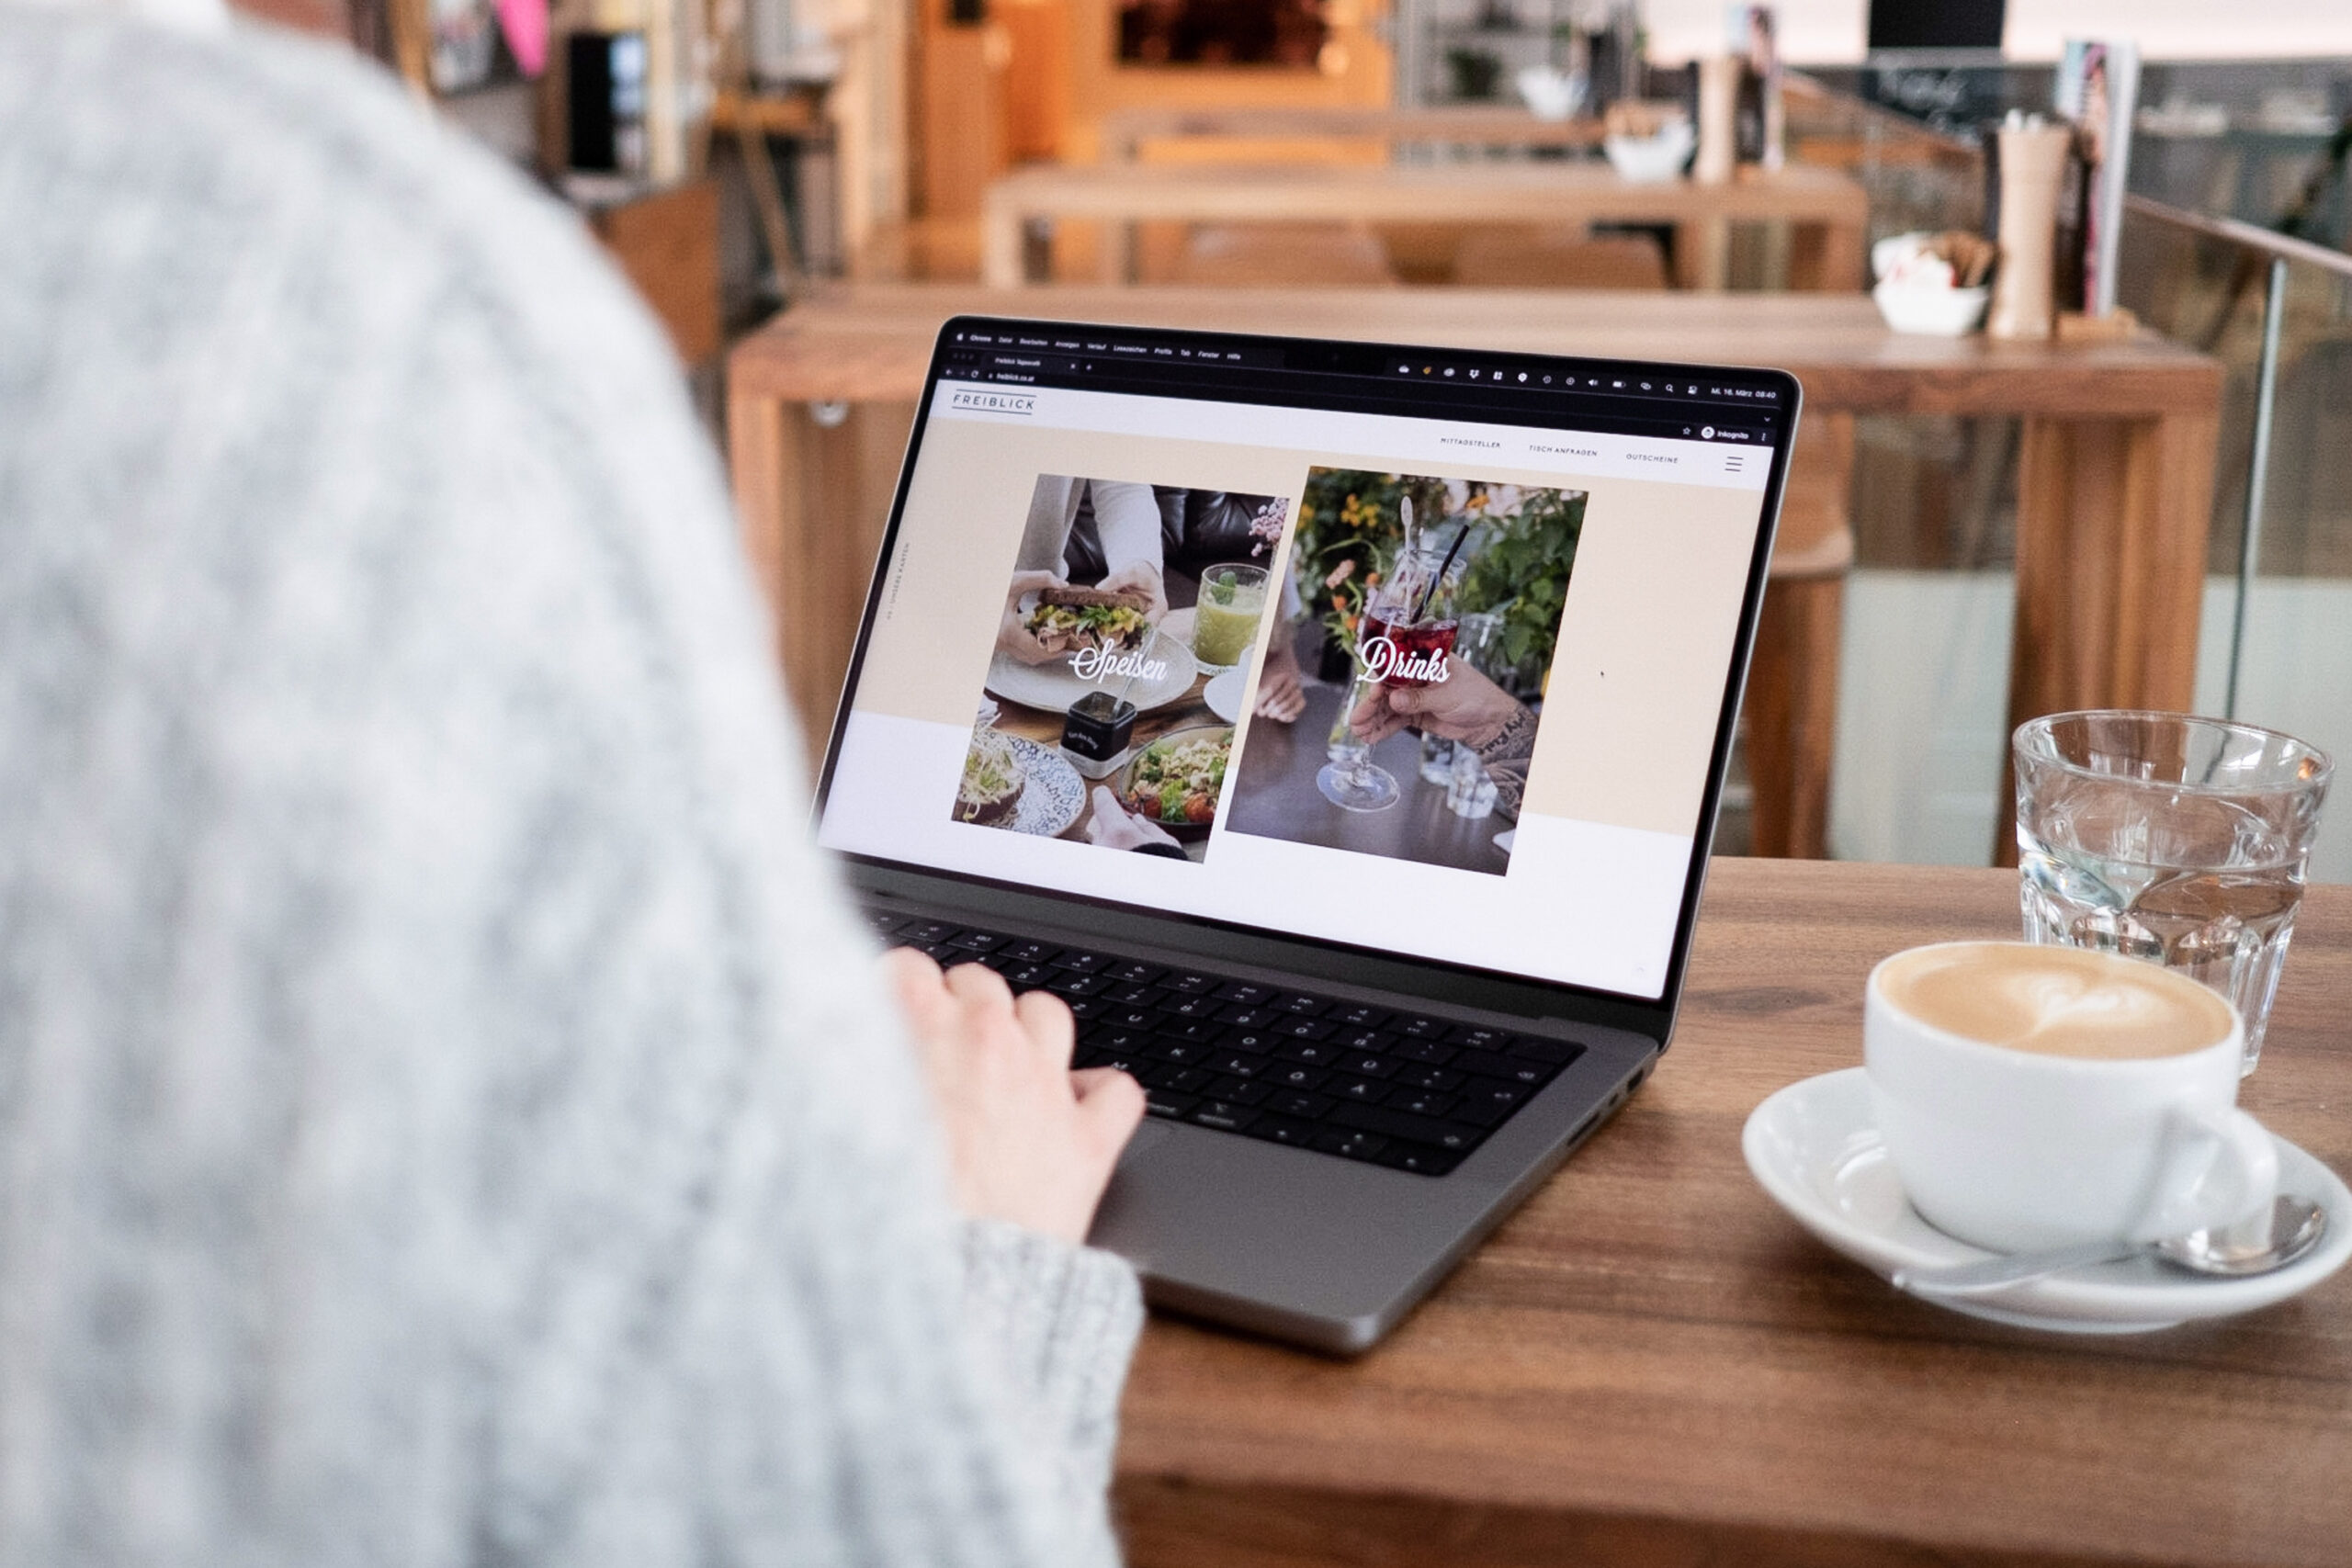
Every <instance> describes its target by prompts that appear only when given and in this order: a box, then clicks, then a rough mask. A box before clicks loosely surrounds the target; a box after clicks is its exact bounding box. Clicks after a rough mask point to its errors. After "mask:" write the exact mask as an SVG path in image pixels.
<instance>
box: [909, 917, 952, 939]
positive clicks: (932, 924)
mask: <svg viewBox="0 0 2352 1568" xmlns="http://www.w3.org/2000/svg"><path fill="white" fill-rule="evenodd" d="M906 934H907V938H908V940H909V941H910V942H945V941H946V940H947V939H948V938H949V937H951V936H954V935H955V934H956V928H955V926H954V925H952V924H950V923H949V922H948V921H946V920H920V921H917V922H916V923H915V924H913V925H911V926H909V927H908V928H907V931H906Z"/></svg>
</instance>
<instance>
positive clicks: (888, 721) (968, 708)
mask: <svg viewBox="0 0 2352 1568" xmlns="http://www.w3.org/2000/svg"><path fill="white" fill-rule="evenodd" d="M1375 352H1376V351H1374V350H1369V349H1367V350H1362V351H1352V350H1348V349H1345V348H1342V347H1339V346H1337V345H1330V344H1282V343H1279V342H1274V343H1270V342H1269V341H1268V340H1262V339H1234V340H1225V339H1218V338H1214V337H1204V336H1200V335H1194V334H1177V333H1120V334H1111V333H1099V332H1093V331H1091V330H1078V331H1072V330H1069V329H1057V328H1053V327H1050V326H1037V327H1024V326H1022V325H1019V324H1009V323H1000V322H979V321H966V322H958V323H954V324H952V325H951V328H950V332H949V334H948V336H947V338H946V340H944V343H943V347H942V361H941V375H940V378H938V380H937V381H936V382H935V384H934V385H933V389H932V392H931V395H930V396H931V400H930V406H929V407H928V408H927V409H926V410H925V411H924V412H925V415H926V417H925V418H924V419H923V420H922V422H921V423H920V424H919V427H918V435H917V446H916V448H915V452H914V457H913V460H912V468H911V472H910V476H909V479H908V482H907V489H906V493H905V500H904V504H903V507H902V510H901V513H900V516H899V521H898V524H897V525H896V527H895V528H894V530H893V532H892V534H891V536H890V537H889V539H888V542H887V545H886V553H885V558H884V561H883V563H882V570H881V571H880V574H879V578H878V581H877V584H876V590H875V592H876V599H875V604H874V605H873V609H872V613H871V615H870V618H869V625H868V628H867V632H866V636H865V642H864V644H863V646H862V648H861V650H860V655H859V658H858V661H857V663H856V666H855V668H854V671H853V673H852V677H851V682H850V688H849V691H848V693H847V695H846V706H845V712H844V715H843V717H842V724H841V728H840V729H839V732H838V736H837V739H836V745H835V750H834V756H833V759H832V765H831V770H830V773H829V774H828V778H827V782H826V788H825V792H824V795H823V799H822V802H821V807H820V825H819V836H820V840H821V841H822V842H823V843H824V844H825V845H827V846H828V847H829V848H831V849H834V850H838V851H841V852H847V853H851V854H856V855H864V856H869V857H873V858H875V859H877V860H882V861H886V862H891V863H901V864H910V865H916V866H921V867H925V868H929V869H933V870H939V871H944V872H949V873H953V874H958V875H962V876H967V877H975V878H980V879H984V880H987V881H991V882H996V883H1001V884H1005V885H1008V886H1016V887H1020V888H1023V889H1026V890H1030V891H1036V892H1044V893H1047V894H1058V895H1066V896H1070V897H1080V898H1085V899H1090V900H1108V901H1112V902H1116V903H1122V904H1127V905H1132V906H1136V907H1139V908H1148V909H1153V910H1159V911H1164V912H1168V913H1171V914H1180V915H1185V916H1190V917H1193V918H1198V919H1210V920H1215V921H1218V922H1222V923H1225V924H1227V925H1231V926H1237V927H1243V928H1250V929H1254V930H1260V931H1277V932H1281V933H1284V934H1286V935H1291V936H1297V937H1305V938H1309V939H1314V940H1317V941H1322V942H1336V943H1343V944H1348V945H1351V946H1356V947H1362V948H1367V949H1372V950H1375V951H1379V952H1383V953H1402V954H1407V955H1411V956H1416V957H1420V958H1425V959H1430V960H1434V961H1437V962H1441V963H1445V964H1456V965H1461V966H1464V967H1467V968H1472V969H1477V970H1485V971H1492V972H1496V973H1500V974H1507V975H1511V976H1522V977H1526V978H1532V979H1536V980H1542V981H1548V982H1555V983H1562V984H1568V985H1575V986H1580V987H1590V988H1594V989H1598V990H1601V991H1607V992H1611V993H1615V994H1619V995H1623V996H1627V997H1633V998H1645V999H1655V998H1658V997H1659V996H1661V995H1662V994H1663V991H1664V988H1665V985H1666V981H1667V976H1668V966H1669V962H1670V956H1671V950H1672V943H1673V940H1674V936H1675V931H1676V927H1677V921H1678V919H1679V913H1680V909H1681V905H1682V901H1683V897H1684V895H1685V893H1686V891H1687V889H1688V886H1689V877H1690V876H1691V871H1692V867H1693V865H1694V863H1695V855H1694V852H1695V850H1696V848H1697V845H1696V835H1697V834H1698V832H1699V831H1700V829H1701V827H1702V822H1701V815H1702V809H1703V807H1704V804H1705V794H1706V787H1707V782H1708V777H1709V771H1710V766H1711V762H1712V760H1713V752H1714V747H1715V743H1716V738H1717V730H1718V724H1719V720H1720V718H1721V716H1722V714H1723V711H1724V702H1725V696H1726V692H1727V688H1728V682H1729V681H1730V679H1731V676H1732V672H1733V663H1734V658H1735V651H1736V631H1737V627H1738V624H1739V620H1740V615H1741V607H1742V604H1743V603H1744V601H1745V597H1746V595H1747V592H1748V586H1749V580H1750V573H1751V569H1752V568H1753V566H1754V565H1755V563H1756V561H1757V558H1758V550H1759V547H1760V544H1761V540H1760V533H1761V529H1762V527H1763V525H1764V502H1765V500H1766V496H1767V492H1768V485H1769V480H1770V472H1771V468H1772V463H1771V457H1772V452H1773V450H1774V448H1775V447H1776V446H1779V445H1781V442H1782V440H1783V439H1784V433H1785V430H1786V428H1787V424H1786V422H1787V418H1788V416H1789V412H1790V411H1786V410H1783V409H1781V408H1780V407H1778V406H1777V404H1778V400H1779V397H1780V392H1779V390H1778V387H1779V385H1780V383H1777V382H1775V381H1773V380H1771V379H1770V378H1766V377H1764V376H1761V375H1758V376H1757V377H1755V378H1752V380H1751V379H1748V378H1741V377H1738V376H1736V375H1733V376H1729V377H1725V376H1724V374H1723V373H1717V374H1716V375H1715V376H1714V377H1713V378H1710V377H1709V376H1708V375H1707V374H1706V373H1704V372H1698V373H1694V374H1685V373H1680V372H1677V373H1676V374H1675V375H1674V376H1673V377H1672V378H1668V374H1667V371H1668V368H1669V367H1656V366H1637V367H1612V366H1607V365H1598V364H1592V363H1589V362H1582V361H1564V360H1556V359H1538V358H1533V357H1524V356H1511V355H1487V356H1474V355H1460V354H1449V355H1442V356H1439V355H1428V356H1420V355H1394V354H1388V355H1382V356H1381V357H1380V358H1378V359H1377V360H1374V358H1373V357H1371V356H1372V355H1374V353H1375Z"/></svg>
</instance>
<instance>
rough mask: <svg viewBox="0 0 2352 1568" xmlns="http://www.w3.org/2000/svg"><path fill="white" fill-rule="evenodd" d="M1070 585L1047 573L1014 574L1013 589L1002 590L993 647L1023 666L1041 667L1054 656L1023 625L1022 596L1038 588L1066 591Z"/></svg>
mask: <svg viewBox="0 0 2352 1568" xmlns="http://www.w3.org/2000/svg"><path fill="white" fill-rule="evenodd" d="M1067 587H1069V584H1068V583H1067V582H1064V581H1062V580H1061V579H1060V578H1058V577H1057V576H1055V575H1054V574H1053V573H1052V572H1050V571H1016V572H1014V573H1013V574H1012V587H1011V588H1009V589H1007V590H1006V591H1005V595H1004V618H1003V619H1002V620H1001V621H999V622H998V623H997V627H996V645H997V647H999V648H1001V649H1004V651H1005V652H1007V653H1009V654H1011V655H1012V657H1013V658H1015V659H1017V660H1021V662H1022V663H1023V664H1043V663H1044V662H1045V661H1046V660H1048V659H1051V658H1053V657H1055V656H1054V655H1053V654H1052V653H1050V652H1048V651H1047V650H1046V645H1045V644H1044V643H1042V642H1039V641H1038V640H1037V639H1036V638H1035V637H1033V636H1031V635H1030V631H1029V628H1028V626H1026V625H1024V624H1023V623H1025V622H1026V621H1027V620H1028V619H1029V617H1028V616H1027V615H1023V614H1022V612H1021V596H1022V595H1023V593H1029V592H1035V590H1037V589H1040V588H1067Z"/></svg>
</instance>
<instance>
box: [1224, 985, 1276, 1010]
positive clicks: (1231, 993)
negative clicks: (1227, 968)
mask: <svg viewBox="0 0 2352 1568" xmlns="http://www.w3.org/2000/svg"><path fill="white" fill-rule="evenodd" d="M1216 995H1217V996H1219V997H1221V998H1224V999H1225V1000H1227V1001H1228V1002H1239V1003H1240V1004H1241V1005H1242V1006H1244V1007H1256V1006H1257V1005H1258V1004H1259V1003H1261V1002H1266V1001H1272V999H1273V996H1274V988H1273V987H1272V986H1253V985H1251V984H1250V982H1249V981H1247V980H1227V982H1226V983H1225V984H1224V985H1222V986H1219V987H1217V988H1216Z"/></svg>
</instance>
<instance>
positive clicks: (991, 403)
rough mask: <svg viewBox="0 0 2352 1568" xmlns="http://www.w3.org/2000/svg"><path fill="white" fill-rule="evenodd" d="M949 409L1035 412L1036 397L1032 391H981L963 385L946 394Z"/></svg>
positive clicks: (988, 411)
mask: <svg viewBox="0 0 2352 1568" xmlns="http://www.w3.org/2000/svg"><path fill="white" fill-rule="evenodd" d="M947 406H948V407H949V408H951V409H970V410H972V411H973V412H977V413H1023V414H1026V413H1035V412H1037V398H1036V394H1035V393H1033V392H983V391H978V390H973V389H966V388H963V387H958V388H956V389H954V390H952V391H950V392H949V393H948V394H947Z"/></svg>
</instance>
